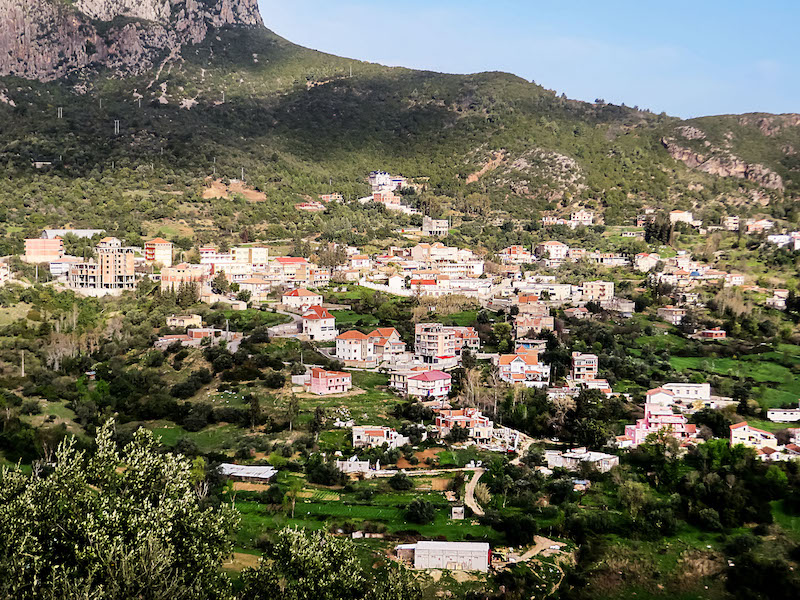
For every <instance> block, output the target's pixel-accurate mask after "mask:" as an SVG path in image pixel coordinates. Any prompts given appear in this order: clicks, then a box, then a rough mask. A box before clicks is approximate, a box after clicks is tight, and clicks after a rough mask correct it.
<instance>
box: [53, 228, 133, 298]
mask: <svg viewBox="0 0 800 600" xmlns="http://www.w3.org/2000/svg"><path fill="white" fill-rule="evenodd" d="M96 252H97V260H96V261H95V260H94V259H92V260H89V261H87V262H84V263H76V264H75V265H73V266H72V267H70V270H69V277H68V285H69V287H71V288H72V289H74V290H79V291H80V292H81V293H83V294H88V295H93V296H103V295H106V294H119V293H122V292H123V291H125V290H132V289H134V288H135V287H136V273H135V270H134V249H133V248H129V247H124V246H123V245H122V242H120V240H118V239H117V238H113V237H107V238H103V239H102V240H100V243H99V244H98V245H97V248H96Z"/></svg>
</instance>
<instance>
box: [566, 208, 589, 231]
mask: <svg viewBox="0 0 800 600" xmlns="http://www.w3.org/2000/svg"><path fill="white" fill-rule="evenodd" d="M592 223H594V213H593V212H592V211H590V210H583V209H580V210H577V211H575V212H574V213H572V214H571V215H570V217H569V224H570V227H572V229H575V228H576V227H578V226H579V225H583V226H584V227H589V226H590V225H592Z"/></svg>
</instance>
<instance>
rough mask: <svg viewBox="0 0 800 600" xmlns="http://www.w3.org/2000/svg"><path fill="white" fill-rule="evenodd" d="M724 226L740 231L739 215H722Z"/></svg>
mask: <svg viewBox="0 0 800 600" xmlns="http://www.w3.org/2000/svg"><path fill="white" fill-rule="evenodd" d="M722 228H723V229H725V230H727V231H739V217H738V216H735V215H730V216H725V217H722Z"/></svg>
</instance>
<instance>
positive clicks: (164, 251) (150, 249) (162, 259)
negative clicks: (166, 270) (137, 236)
mask: <svg viewBox="0 0 800 600" xmlns="http://www.w3.org/2000/svg"><path fill="white" fill-rule="evenodd" d="M144 260H145V262H146V263H147V264H148V265H153V264H159V265H161V266H162V267H171V266H172V242H169V241H167V240H165V239H164V238H155V239H152V240H150V241H149V242H145V243H144Z"/></svg>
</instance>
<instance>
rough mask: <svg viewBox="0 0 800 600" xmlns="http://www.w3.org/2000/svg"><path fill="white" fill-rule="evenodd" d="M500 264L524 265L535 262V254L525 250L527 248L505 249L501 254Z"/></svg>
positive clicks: (510, 247) (511, 247) (514, 247)
mask: <svg viewBox="0 0 800 600" xmlns="http://www.w3.org/2000/svg"><path fill="white" fill-rule="evenodd" d="M499 257H500V262H502V263H503V264H512V265H522V264H528V263H532V262H533V254H531V252H530V251H528V250H526V249H525V246H509V247H508V248H503V250H501V251H500V254H499Z"/></svg>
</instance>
